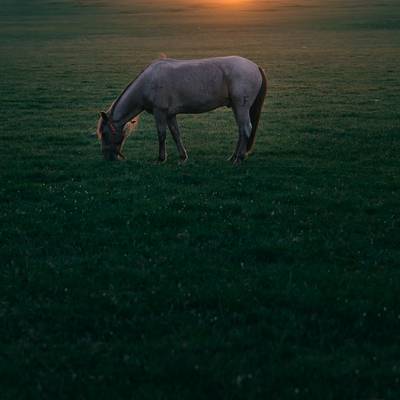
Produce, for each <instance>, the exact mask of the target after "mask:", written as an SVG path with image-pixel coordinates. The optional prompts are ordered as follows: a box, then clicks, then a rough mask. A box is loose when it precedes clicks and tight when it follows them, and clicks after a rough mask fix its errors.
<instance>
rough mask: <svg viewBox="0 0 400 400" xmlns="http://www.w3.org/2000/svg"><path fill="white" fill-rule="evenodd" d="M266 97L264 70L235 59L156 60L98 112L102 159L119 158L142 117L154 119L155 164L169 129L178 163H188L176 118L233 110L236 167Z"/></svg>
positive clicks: (251, 141)
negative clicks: (103, 110) (157, 144)
mask: <svg viewBox="0 0 400 400" xmlns="http://www.w3.org/2000/svg"><path fill="white" fill-rule="evenodd" d="M266 93H267V79H266V76H265V73H264V71H263V69H262V68H260V67H259V66H258V65H256V64H255V63H253V62H252V61H250V60H247V59H245V58H242V57H238V56H230V57H216V58H207V59H199V60H174V59H170V58H164V59H159V60H156V61H154V62H153V63H151V64H150V65H149V66H148V67H146V68H145V69H144V70H143V71H142V72H141V73H140V74H139V76H138V77H137V78H136V79H135V80H134V81H132V82H131V83H130V84H129V85H128V86H127V87H126V88H125V90H124V91H123V92H122V93H121V95H120V96H119V97H118V98H117V99H116V100H115V101H114V102H113V104H112V105H111V107H110V108H109V110H108V111H107V112H101V113H100V119H99V121H98V125H97V136H98V137H99V139H101V149H102V153H103V156H104V158H105V159H107V160H118V159H121V158H123V155H122V148H123V145H124V143H125V141H126V139H127V137H128V136H129V134H128V131H129V129H128V128H129V127H132V126H134V125H135V124H137V122H138V116H139V114H140V113H141V112H143V111H147V112H149V113H151V114H153V115H154V118H155V123H156V126H157V133H158V142H159V153H158V162H164V161H165V160H166V158H167V154H166V150H165V140H166V132H167V127H168V128H169V130H170V132H171V135H172V137H173V139H174V141H175V143H176V146H177V149H178V152H179V156H180V160H181V162H185V161H186V160H187V158H188V156H187V152H186V149H185V147H184V145H183V143H182V140H181V136H180V132H179V127H178V124H177V120H176V116H177V114H197V113H204V112H207V111H211V110H214V109H216V108H219V107H224V106H226V107H231V108H232V109H233V112H234V115H235V120H236V123H237V125H238V128H239V139H238V142H237V146H236V150H235V151H234V153H233V155H232V156H231V157H230V160H231V161H232V162H233V163H235V164H239V163H241V162H242V161H243V159H244V158H245V156H246V154H248V153H249V152H250V150H251V149H252V147H253V144H254V140H255V135H256V131H257V127H258V122H259V119H260V114H261V111H262V107H263V103H264V99H265V96H266Z"/></svg>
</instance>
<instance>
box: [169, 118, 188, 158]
mask: <svg viewBox="0 0 400 400" xmlns="http://www.w3.org/2000/svg"><path fill="white" fill-rule="evenodd" d="M167 122H168V127H169V130H170V132H171V135H172V137H173V139H174V141H175V144H176V148H177V149H178V153H179V157H180V159H181V163H184V162H185V161H186V160H187V159H188V156H187V152H186V149H185V146H184V145H183V143H182V140H181V134H180V132H179V127H178V122H177V121H176V115H174V116H172V117H169V118H168V121H167Z"/></svg>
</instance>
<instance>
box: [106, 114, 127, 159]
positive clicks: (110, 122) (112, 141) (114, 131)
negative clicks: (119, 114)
mask: <svg viewBox="0 0 400 400" xmlns="http://www.w3.org/2000/svg"><path fill="white" fill-rule="evenodd" d="M106 124H108V126H109V127H110V129H111V148H112V149H113V150H114V149H115V148H116V146H117V145H116V143H115V135H116V134H117V128H116V127H115V125H114V123H113V121H112V120H111V118H109V119H108V121H107V122H106ZM124 139H125V135H124V133H123V132H122V140H121V143H120V145H121V144H122V142H123V141H124ZM109 147H110V146H107V148H109ZM116 153H117V155H118V156H120V157H122V158H123V159H125V156H124V155H123V154H122V153H121V151H120V150H118V151H117V152H116Z"/></svg>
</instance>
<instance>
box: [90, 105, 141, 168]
mask: <svg viewBox="0 0 400 400" xmlns="http://www.w3.org/2000/svg"><path fill="white" fill-rule="evenodd" d="M136 124H137V119H133V120H132V121H129V122H128V123H126V124H123V125H121V124H118V123H115V122H114V121H113V120H112V118H111V117H110V116H108V115H107V114H106V113H105V112H101V113H100V119H99V122H98V124H97V136H98V138H99V139H100V140H101V152H102V153H103V156H104V158H105V159H106V160H109V161H116V160H123V159H125V157H124V155H123V154H122V148H123V147H124V144H125V141H126V139H127V137H128V136H129V134H130V132H131V131H132V130H133V128H134V127H135V125H136Z"/></svg>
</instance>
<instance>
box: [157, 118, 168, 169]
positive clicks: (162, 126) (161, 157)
mask: <svg viewBox="0 0 400 400" xmlns="http://www.w3.org/2000/svg"><path fill="white" fill-rule="evenodd" d="M154 118H155V121H156V126H157V134H158V160H157V161H158V162H160V163H163V162H165V161H166V159H167V151H166V148H165V141H166V137H167V114H166V113H165V112H163V111H162V110H155V111H154Z"/></svg>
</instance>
